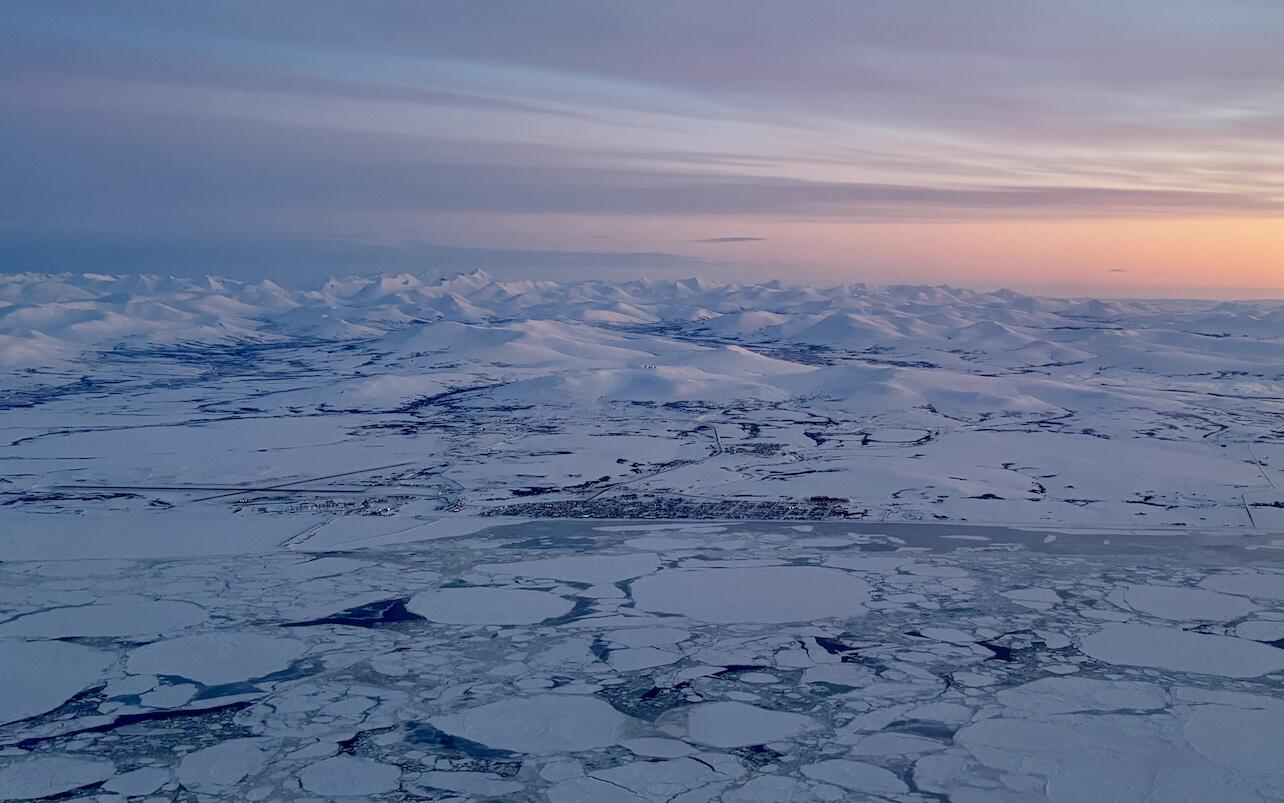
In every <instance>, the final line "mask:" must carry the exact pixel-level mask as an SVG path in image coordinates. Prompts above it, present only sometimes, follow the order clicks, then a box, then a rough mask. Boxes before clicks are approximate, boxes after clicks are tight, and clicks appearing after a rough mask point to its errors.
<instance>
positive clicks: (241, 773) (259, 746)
mask: <svg viewBox="0 0 1284 803" xmlns="http://www.w3.org/2000/svg"><path fill="white" fill-rule="evenodd" d="M270 742H271V740H269V739H261V738H249V739H229V740H227V741H226V742H219V743H218V744H215V745H211V746H209V747H206V748H203V749H201V750H197V751H196V752H194V753H188V754H187V755H185V756H183V760H182V761H181V762H179V765H178V782H179V783H181V784H182V785H183V787H184V788H185V789H189V790H191V791H193V792H226V791H228V788H229V787H231V786H234V785H235V784H237V783H239V782H240V781H241V780H242V779H243V778H245V776H247V775H251V774H253V773H257V772H258V771H259V770H261V769H263V766H264V765H265V764H267V759H268V756H267V753H266V752H265V751H266V750H267V747H268V745H269V744H270Z"/></svg>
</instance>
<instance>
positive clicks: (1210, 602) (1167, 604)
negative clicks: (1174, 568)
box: [1124, 585, 1257, 622]
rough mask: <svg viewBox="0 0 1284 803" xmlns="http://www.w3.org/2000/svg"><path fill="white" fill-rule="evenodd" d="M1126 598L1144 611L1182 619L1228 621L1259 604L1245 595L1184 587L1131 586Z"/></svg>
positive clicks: (1253, 609)
mask: <svg viewBox="0 0 1284 803" xmlns="http://www.w3.org/2000/svg"><path fill="white" fill-rule="evenodd" d="M1124 601H1125V602H1127V603H1128V605H1129V606H1130V607H1131V608H1133V609H1134V610H1137V611H1141V612H1142V613H1148V614H1150V615H1152V616H1158V617H1160V618H1163V619H1173V620H1176V621H1182V622H1188V621H1194V620H1204V621H1214V622H1225V621H1229V620H1231V619H1239V618H1240V617H1242V616H1247V615H1248V614H1250V613H1252V612H1253V611H1255V610H1257V606H1256V605H1254V604H1253V603H1251V602H1249V601H1248V600H1246V599H1244V598H1243V597H1234V596H1231V595H1229V594H1219V593H1218V592H1216V591H1207V590H1205V589H1202V588H1185V587H1182V586H1156V585H1135V586H1129V587H1128V589H1127V590H1126V591H1125V592H1124Z"/></svg>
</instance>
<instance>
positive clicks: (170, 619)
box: [0, 600, 209, 638]
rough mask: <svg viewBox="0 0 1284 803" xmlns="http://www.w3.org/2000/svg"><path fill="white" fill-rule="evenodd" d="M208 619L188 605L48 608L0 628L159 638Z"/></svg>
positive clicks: (18, 632)
mask: <svg viewBox="0 0 1284 803" xmlns="http://www.w3.org/2000/svg"><path fill="white" fill-rule="evenodd" d="M208 618H209V614H207V613H206V612H205V609H204V608H202V607H200V606H199V605H193V604H192V603H190V602H177V601H173V600H158V601H146V602H118V603H95V604H90V605H76V606H72V607H66V608H50V609H48V610H43V611H37V612H36V613H30V614H26V615H24V616H18V617H15V618H13V619H10V620H9V621H7V622H5V623H4V624H3V625H0V635H4V636H37V637H44V638H65V637H68V636H143V635H159V634H162V633H170V632H173V631H175V630H181V629H183V628H185V627H191V626H192V625H198V624H200V623H202V622H204V621H205V620H206V619H208Z"/></svg>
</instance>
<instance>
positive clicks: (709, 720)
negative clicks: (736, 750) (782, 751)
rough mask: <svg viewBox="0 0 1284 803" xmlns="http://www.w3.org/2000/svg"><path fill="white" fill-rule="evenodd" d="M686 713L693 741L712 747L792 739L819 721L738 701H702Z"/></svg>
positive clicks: (688, 731) (739, 745)
mask: <svg viewBox="0 0 1284 803" xmlns="http://www.w3.org/2000/svg"><path fill="white" fill-rule="evenodd" d="M686 716H687V733H688V735H689V736H690V737H691V740H692V741H694V742H699V743H700V744H707V745H711V746H713V747H748V746H750V745H755V744H766V743H767V742H775V741H779V740H781V739H790V738H793V737H795V736H798V735H799V734H801V733H803V732H805V731H807V730H809V729H810V728H812V727H814V726H815V724H816V723H815V721H814V720H812V719H811V717H808V716H804V715H802V714H796V713H793V712H791V711H772V710H770V709H766V708H759V707H758V706H754V705H748V704H747V703H741V702H735V701H726V702H717V703H702V704H700V705H697V706H695V707H693V708H691V709H690V710H689V711H688V712H687V714H686Z"/></svg>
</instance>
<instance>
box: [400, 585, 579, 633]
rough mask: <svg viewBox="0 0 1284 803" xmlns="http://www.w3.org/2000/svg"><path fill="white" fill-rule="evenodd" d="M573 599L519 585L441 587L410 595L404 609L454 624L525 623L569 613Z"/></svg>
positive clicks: (433, 619) (434, 620)
mask: <svg viewBox="0 0 1284 803" xmlns="http://www.w3.org/2000/svg"><path fill="white" fill-rule="evenodd" d="M574 607H575V603H573V602H571V601H570V600H568V599H566V598H565V597H559V596H558V595H556V594H550V593H548V592H547V591H527V590H524V589H518V588H490V587H488V586H475V587H469V588H440V589H437V590H436V591H424V592H420V593H418V594H416V595H415V596H413V597H411V599H410V602H408V603H406V609H407V610H408V611H410V612H411V613H417V614H419V615H420V616H422V617H424V618H425V619H428V620H430V621H433V622H445V623H447V624H454V625H525V624H534V623H535V622H542V621H544V620H545V619H555V618H557V617H558V616H562V615H563V614H567V613H570V612H571V610H572V609H573V608H574Z"/></svg>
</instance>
